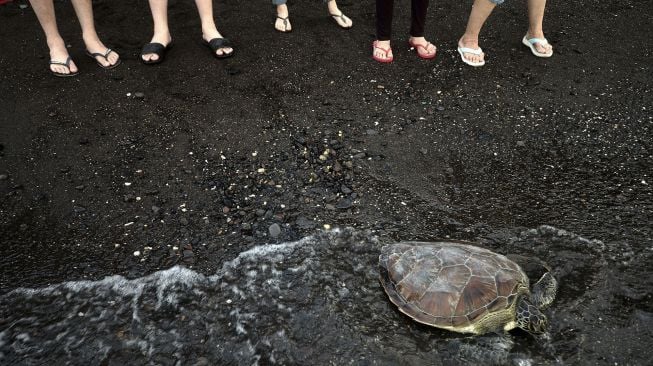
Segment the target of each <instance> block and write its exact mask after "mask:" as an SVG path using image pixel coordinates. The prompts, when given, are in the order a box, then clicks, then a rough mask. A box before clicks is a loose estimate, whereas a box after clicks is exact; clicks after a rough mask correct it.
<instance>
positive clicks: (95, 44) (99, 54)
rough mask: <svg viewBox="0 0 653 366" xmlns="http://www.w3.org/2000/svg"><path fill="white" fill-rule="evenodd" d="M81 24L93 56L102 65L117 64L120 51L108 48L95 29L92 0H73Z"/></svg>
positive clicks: (85, 41)
mask: <svg viewBox="0 0 653 366" xmlns="http://www.w3.org/2000/svg"><path fill="white" fill-rule="evenodd" d="M71 2H72V4H73V8H74V9H75V13H76V14H77V18H78V19H79V24H80V25H81V26H82V38H83V39H84V44H85V45H86V51H87V52H88V53H89V54H91V55H92V54H95V55H92V56H91V57H93V58H94V59H95V60H96V61H97V62H98V63H99V64H100V65H101V66H102V67H112V66H114V65H117V64H118V62H119V59H120V56H119V55H118V53H116V52H115V51H113V50H110V49H109V48H107V47H106V46H105V45H104V44H103V43H102V41H100V37H99V36H98V34H97V31H96V30H95V22H94V21H93V5H92V4H91V0H71Z"/></svg>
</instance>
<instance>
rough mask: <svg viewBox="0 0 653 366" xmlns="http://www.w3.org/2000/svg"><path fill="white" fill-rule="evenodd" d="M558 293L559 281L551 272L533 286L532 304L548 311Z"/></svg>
mask: <svg viewBox="0 0 653 366" xmlns="http://www.w3.org/2000/svg"><path fill="white" fill-rule="evenodd" d="M557 291H558V281H556V279H555V277H553V275H552V274H551V272H547V273H545V274H544V275H543V276H542V278H540V280H539V281H537V283H535V284H534V285H533V289H532V290H531V302H533V305H535V306H537V307H538V308H540V309H546V308H547V307H548V306H549V305H551V303H552V302H553V299H555V297H556V292H557Z"/></svg>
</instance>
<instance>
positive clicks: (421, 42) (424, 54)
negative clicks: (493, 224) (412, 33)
mask: <svg viewBox="0 0 653 366" xmlns="http://www.w3.org/2000/svg"><path fill="white" fill-rule="evenodd" d="M408 43H410V45H411V46H412V47H414V48H415V50H416V51H417V53H418V54H419V56H420V57H421V58H433V57H435V52H436V50H437V49H436V47H435V45H433V44H432V43H431V42H429V41H427V40H426V38H424V37H410V38H409V39H408Z"/></svg>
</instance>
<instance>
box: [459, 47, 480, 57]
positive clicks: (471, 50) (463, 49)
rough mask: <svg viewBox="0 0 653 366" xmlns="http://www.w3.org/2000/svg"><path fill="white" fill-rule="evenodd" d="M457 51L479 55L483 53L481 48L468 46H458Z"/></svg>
mask: <svg viewBox="0 0 653 366" xmlns="http://www.w3.org/2000/svg"><path fill="white" fill-rule="evenodd" d="M458 51H460V52H462V53H471V54H472V55H477V56H480V55H482V54H483V50H482V49H481V48H480V47H479V48H469V47H458Z"/></svg>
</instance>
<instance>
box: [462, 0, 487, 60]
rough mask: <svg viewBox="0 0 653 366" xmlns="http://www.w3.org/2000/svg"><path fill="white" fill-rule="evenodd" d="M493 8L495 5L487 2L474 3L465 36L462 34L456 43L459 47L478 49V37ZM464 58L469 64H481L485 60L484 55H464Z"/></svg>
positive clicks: (477, 1)
mask: <svg viewBox="0 0 653 366" xmlns="http://www.w3.org/2000/svg"><path fill="white" fill-rule="evenodd" d="M495 6H496V5H495V4H494V3H492V2H490V1H489V0H475V1H474V5H473V6H472V12H471V13H470V14H469V20H468V21H467V29H466V30H465V34H463V36H462V37H461V38H460V40H459V41H458V44H459V45H460V46H461V47H467V48H472V49H477V48H479V46H478V35H479V34H480V33H481V28H483V24H485V21H486V20H487V18H488V17H489V16H490V14H491V13H492V10H494V7H495ZM464 56H465V58H466V59H467V60H469V61H471V62H481V61H483V59H484V58H485V54H480V55H474V54H472V53H464Z"/></svg>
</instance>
